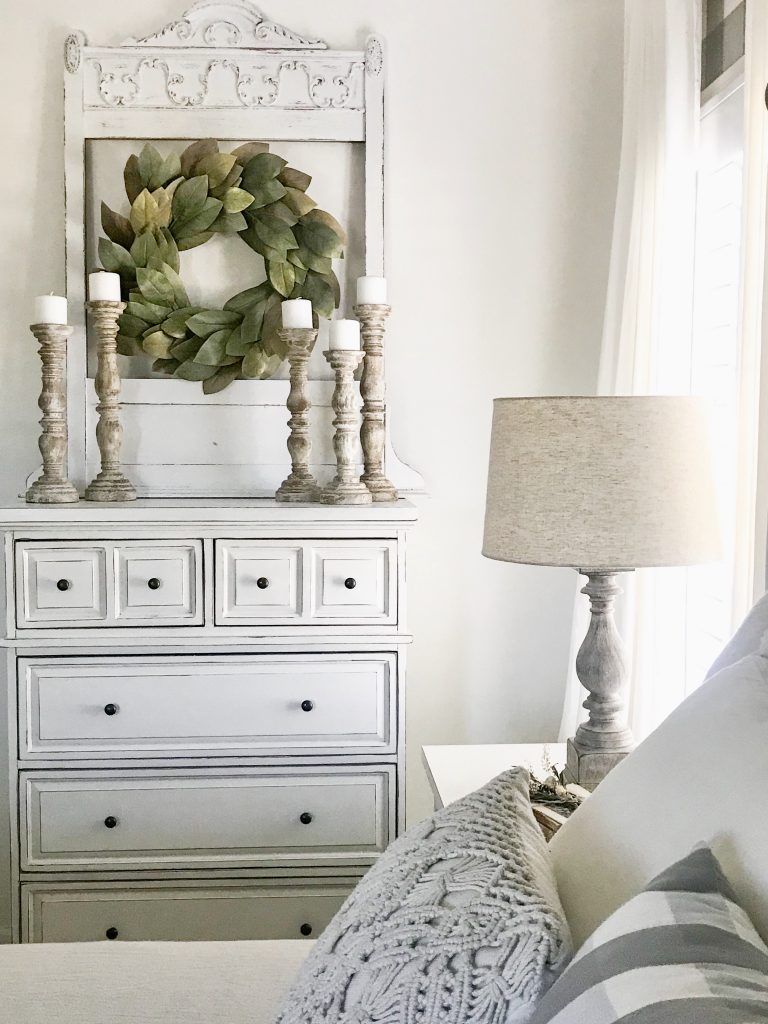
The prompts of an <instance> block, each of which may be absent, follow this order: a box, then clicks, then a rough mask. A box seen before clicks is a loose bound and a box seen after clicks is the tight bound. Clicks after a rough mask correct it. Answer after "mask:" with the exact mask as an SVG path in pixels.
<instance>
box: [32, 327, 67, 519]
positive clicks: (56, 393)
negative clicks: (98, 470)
mask: <svg viewBox="0 0 768 1024" xmlns="http://www.w3.org/2000/svg"><path fill="white" fill-rule="evenodd" d="M30 331H32V333H33V334H34V336H35V337H36V338H37V341H38V344H39V345H40V362H41V363H42V390H41V391H40V397H39V399H38V400H37V404H38V405H39V406H40V410H41V412H42V414H43V418H42V419H41V420H40V426H41V428H42V431H41V433H40V438H39V440H38V442H37V444H38V447H39V448H40V454H41V455H42V457H43V472H42V474H41V475H40V476H39V477H38V479H37V480H35V482H34V483H33V484H32V485H31V486H30V488H29V489H28V490H27V493H26V495H25V497H26V500H27V501H28V502H29V503H30V504H34V505H60V504H62V505H63V504H65V503H69V502H72V501H78V500H79V498H78V494H77V491H76V490H75V488H74V486H73V485H72V484H71V483H70V482H69V480H68V479H67V468H66V467H67V384H66V361H67V338H68V337H69V336H70V334H71V333H72V328H71V327H68V326H67V325H66V324H32V326H31V327H30Z"/></svg>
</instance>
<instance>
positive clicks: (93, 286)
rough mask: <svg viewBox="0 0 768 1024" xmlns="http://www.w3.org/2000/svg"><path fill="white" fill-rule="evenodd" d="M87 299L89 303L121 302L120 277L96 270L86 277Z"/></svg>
mask: <svg viewBox="0 0 768 1024" xmlns="http://www.w3.org/2000/svg"><path fill="white" fill-rule="evenodd" d="M88 298H89V299H90V300H91V302H99V301H100V302H121V301H122V297H121V295H120V275H119V274H109V273H107V271H106V270H97V271H96V273H95V274H89V275H88Z"/></svg>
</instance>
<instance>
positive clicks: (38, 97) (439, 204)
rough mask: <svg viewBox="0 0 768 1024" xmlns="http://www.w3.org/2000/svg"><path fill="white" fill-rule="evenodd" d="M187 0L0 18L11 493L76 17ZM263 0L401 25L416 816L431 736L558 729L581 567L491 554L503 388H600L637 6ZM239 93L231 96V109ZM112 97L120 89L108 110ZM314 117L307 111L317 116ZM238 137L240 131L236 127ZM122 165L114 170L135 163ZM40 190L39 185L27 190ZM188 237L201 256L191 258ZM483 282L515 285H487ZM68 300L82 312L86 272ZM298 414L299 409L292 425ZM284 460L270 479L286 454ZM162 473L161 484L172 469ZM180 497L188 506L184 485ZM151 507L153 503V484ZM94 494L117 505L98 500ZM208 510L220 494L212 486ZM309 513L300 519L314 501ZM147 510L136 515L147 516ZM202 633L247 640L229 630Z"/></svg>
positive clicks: (392, 178) (396, 262)
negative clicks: (7, 155)
mask: <svg viewBox="0 0 768 1024" xmlns="http://www.w3.org/2000/svg"><path fill="white" fill-rule="evenodd" d="M182 6H183V4H182V3H179V0H132V2H131V4H130V5H127V4H122V5H121V4H114V3H111V4H107V3H104V2H103V0H67V4H66V10H65V11H64V12H63V9H62V4H61V2H60V0H59V2H57V0H38V2H37V3H35V4H29V5H27V6H26V7H25V8H24V16H23V18H22V17H18V18H8V19H6V23H5V25H4V43H5V53H4V60H3V65H2V67H3V72H4V74H5V76H6V78H5V81H6V82H8V83H10V85H9V91H10V90H13V89H16V88H19V89H23V90H24V101H23V102H18V103H11V104H6V107H5V109H4V114H3V117H4V132H5V135H4V138H5V140H6V145H7V148H8V150H9V152H13V154H14V158H13V160H11V161H8V162H7V163H6V165H5V166H4V181H5V192H4V196H5V197H6V203H5V205H4V207H3V224H4V230H3V232H2V234H1V235H0V267H1V268H2V273H0V302H1V303H2V309H3V332H2V335H1V336H0V352H1V353H2V360H3V373H2V377H1V378H0V397H1V398H2V401H1V402H0V431H2V437H3V439H4V443H3V473H2V476H1V477H0V484H1V485H2V495H1V498H2V500H9V499H10V498H12V497H15V496H16V495H18V494H19V493H20V491H21V490H22V489H23V486H24V480H25V477H26V475H27V474H29V473H30V472H31V471H32V470H33V469H34V467H35V466H36V465H37V464H38V462H39V454H38V452H37V447H36V440H37V435H38V427H37V420H38V419H39V410H38V408H37V405H36V401H37V395H38V392H39V385H40V364H39V360H38V358H37V356H36V347H35V345H34V341H33V339H32V336H31V335H30V334H29V330H28V325H29V322H30V310H31V308H32V300H33V297H34V296H35V295H39V294H40V293H41V292H49V291H51V290H53V291H54V292H57V293H59V294H63V293H64V291H63V290H64V287H65V281H64V245H63V241H62V237H63V230H64V228H63V225H64V213H63V203H62V174H63V167H62V154H61V138H62V104H61V96H60V92H59V88H60V69H61V63H62V62H61V51H62V46H63V40H64V37H65V35H66V33H67V31H68V30H69V26H73V25H74V26H80V27H82V28H86V29H87V30H88V34H89V37H90V38H91V40H92V41H93V42H99V43H104V44H106V45H109V46H116V45H118V44H119V43H120V42H121V41H122V40H124V39H125V38H126V37H128V36H131V35H134V36H135V35H136V34H139V35H142V36H143V35H146V34H148V33H150V32H154V31H155V30H156V29H157V28H158V25H159V24H161V23H165V22H168V21H171V20H172V19H174V18H175V17H177V16H178V14H179V12H180V10H181V8H182ZM260 6H261V7H263V9H264V11H265V13H266V14H268V15H270V16H272V17H273V18H276V19H277V20H279V21H283V22H285V23H287V24H288V25H290V27H291V28H292V29H295V30H297V31H299V32H300V33H301V34H302V35H303V36H307V37H310V38H311V37H314V36H316V35H321V36H322V37H323V38H324V39H325V40H327V41H328V43H329V44H330V46H331V47H332V48H334V49H341V50H360V51H362V50H363V49H364V47H365V42H366V37H367V35H368V33H369V32H372V31H373V32H376V33H379V34H380V35H381V37H382V38H384V39H386V42H387V70H386V79H387V95H386V111H385V114H386V121H387V129H388V130H387V154H386V170H387V211H386V212H387V217H386V222H387V232H386V234H387V266H386V276H387V281H388V285H389V293H390V296H391V299H392V306H393V314H392V317H391V319H390V320H389V322H388V324H387V337H386V349H387V375H388V379H387V385H388V392H387V403H388V412H389V419H390V426H391V431H392V434H393V438H394V440H395V441H396V443H397V450H398V452H399V453H400V455H401V456H402V457H403V458H404V459H405V461H406V462H407V463H409V464H410V465H413V466H417V467H419V468H420V469H421V470H422V471H423V472H424V473H425V476H426V478H427V481H428V485H429V491H430V497H429V499H427V498H423V497H422V498H419V505H420V517H421V518H420V523H421V525H420V528H419V529H418V530H417V531H414V533H413V535H412V536H411V537H410V539H409V542H408V558H409V561H408V586H409V590H408V602H409V616H408V621H409V626H410V627H411V628H412V630H413V632H414V635H415V640H414V643H413V645H412V647H411V649H410V651H409V691H408V694H409V695H408V712H409V714H408V723H409V751H410V752H411V753H410V766H409V779H408V782H409V790H408V802H409V813H410V815H411V817H412V818H413V819H414V820H415V819H416V818H417V817H419V816H420V815H421V814H423V813H425V812H426V811H427V810H428V809H429V808H430V806H431V801H430V793H429V787H428V784H427V781H426V777H425V773H424V770H423V767H422V765H421V761H420V753H419V752H420V747H421V745H422V744H423V743H430V742H431V743H441V742H442V743H449V742H455V743H460V742H468V741H469V742H478V743H479V742H494V741H496V742H502V741H508V742H512V741H521V742H522V741H524V740H544V739H546V738H547V737H550V738H551V737H553V736H555V735H556V734H557V726H558V722H559V718H560V711H561V706H562V696H563V687H564V679H565V673H566V669H567V665H568V617H569V616H570V614H571V611H572V607H573V592H574V580H573V573H572V572H567V571H565V570H562V571H560V570H555V569H552V570H547V569H538V570H537V569H529V568H526V567H524V566H510V565H502V564H498V563H492V562H488V561H487V560H485V559H483V558H482V556H481V555H480V537H481V532H482V516H483V507H484V500H485V474H486V471H487V466H486V452H487V444H488V437H489V428H490V408H491V405H490V403H491V399H492V398H494V397H495V396H497V395H500V394H532V395H536V394H590V393H592V392H593V390H594V384H595V379H596V367H597V354H598V349H599V339H600V329H601V323H602V307H603V302H604V298H605V273H606V266H607V254H608V249H609V246H610V237H611V226H612V217H613V208H614V200H615V177H616V166H617V157H618V147H619V142H620V130H621V124H620V113H621V65H622V42H623V26H622V14H623V11H622V5H621V4H620V3H616V0H580V2H579V3H563V2H562V0H537V2H536V3H531V0H486V2H485V3H482V4H476V5H474V7H472V8H471V9H469V8H467V7H464V6H460V5H451V4H446V3H445V2H444V0H419V2H418V3H414V2H413V0H387V2H386V3H381V2H380V0H334V2H333V3H332V4H323V5H318V3H317V0H284V2H283V3H281V4H280V5H277V4H275V3H273V2H271V0H260ZM755 81H756V82H757V83H758V84H759V81H760V76H759V75H757V76H755ZM763 81H765V77H764V78H763ZM756 109H757V108H756ZM479 111H480V113H481V114H482V116H479ZM232 112H233V111H231V110H223V111H220V112H219V113H220V114H221V115H222V120H225V118H224V117H223V115H229V114H230V113H232ZM92 113H93V115H94V116H97V113H96V112H95V111H94V112H92ZM175 113H176V112H175V111H169V112H168V114H169V115H171V114H175ZM203 113H205V112H200V116H202V114H203ZM235 113H237V112H236V111H235ZM258 113H259V114H260V115H263V116H264V117H267V116H269V117H271V118H272V121H271V124H270V127H269V132H268V134H269V137H270V138H273V139H276V140H277V139H279V136H278V135H277V134H276V132H278V131H280V119H281V115H280V112H278V111H269V110H268V109H267V108H264V110H263V111H259V112H258ZM118 115H120V111H119V110H118V109H116V110H113V111H111V112H110V116H112V117H117V116H118ZM88 116H89V117H90V116H91V114H90V113H89V115H88ZM163 116H165V114H163ZM210 116H211V118H212V119H215V118H216V117H217V113H216V112H210ZM290 116H291V118H292V119H296V120H297V121H298V120H299V118H301V119H305V118H314V117H316V116H323V117H327V118H328V120H329V121H330V120H332V119H334V118H342V117H343V118H346V117H354V118H357V119H358V120H359V124H360V127H361V129H362V117H361V116H360V113H359V112H354V111H352V112H350V111H344V110H338V111H319V112H318V111H315V110H312V111H306V112H303V111H293V112H291V115H290ZM182 118H183V115H182ZM307 124H308V122H307V121H306V120H302V127H303V128H305V126H306V125H307ZM306 130H307V131H308V130H309V129H308V128H306ZM157 131H158V132H160V134H167V133H166V131H165V129H163V130H162V131H160V129H157ZM216 131H217V129H216V128H215V127H214V128H213V129H212V130H211V131H206V134H215V132H216ZM221 131H222V132H223V131H224V128H222V129H221ZM227 137H228V138H232V137H233V136H232V135H231V133H230V130H229V129H227ZM307 137H308V136H307ZM238 141H239V140H238ZM292 145H293V144H292ZM324 145H328V146H335V145H337V143H327V144H324ZM276 148H277V147H276ZM292 159H293V157H292ZM305 162H306V161H305ZM297 166H299V167H302V166H304V165H303V164H302V163H299V164H298V165H297ZM323 166H325V165H324V164H323ZM308 169H311V168H308ZM321 177H324V175H321ZM110 180H112V181H113V182H114V185H115V187H116V188H118V189H119V185H120V182H119V175H118V177H117V178H115V177H114V176H111V177H110ZM488 182H490V184H488ZM30 187H31V188H32V189H33V192H34V202H33V203H29V202H26V201H24V202H21V201H19V202H17V201H16V200H17V199H18V198H20V197H22V196H24V195H27V194H28V193H29V189H30ZM314 187H315V186H314V184H313V191H314ZM491 197H492V199H493V201H490V199H491ZM317 198H318V199H321V198H322V197H321V196H320V195H318V197H317ZM108 201H109V200H108ZM321 205H324V201H323V203H321ZM324 208H325V209H328V210H330V211H331V212H334V213H336V211H337V207H335V206H332V205H324ZM415 225H418V231H417V230H415ZM236 241H239V240H236ZM211 247H212V246H204V247H203V248H202V249H201V250H200V251H201V253H202V255H203V256H205V254H206V251H207V250H208V249H210V248H211ZM192 255H194V253H186V254H185V261H184V267H185V268H186V267H187V266H188V263H189V261H188V260H187V259H186V257H187V256H190V257H191V256H192ZM206 258H207V257H206ZM254 259H255V258H254ZM352 262H353V261H347V260H345V261H343V264H342V268H343V269H347V267H346V265H347V264H348V263H349V264H350V266H351V265H352ZM191 272H192V271H191V269H190V273H191ZM356 272H357V273H363V272H364V271H363V269H362V268H360V269H358V270H357V271H356ZM185 273H186V271H185ZM185 279H186V278H185ZM243 287H245V285H243ZM233 290H234V289H233ZM483 294H492V295H493V296H495V297H496V299H497V300H498V301H493V302H486V301H484V300H483V299H482V295H483ZM69 298H70V304H71V307H72V312H73V316H74V317H77V316H78V315H79V313H78V310H76V309H75V308H74V302H73V299H74V293H73V292H72V291H71V290H70V293H69ZM498 302H501V304H502V306H503V316H502V317H501V319H500V318H499V314H498V309H499V305H498ZM350 308H351V307H350V306H349V304H347V306H345V310H347V311H348V310H349V309H350ZM436 310H437V311H438V312H437V314H436ZM320 344H321V341H319V342H318V347H319V346H320ZM82 372H83V373H85V370H83V371H82ZM179 383H181V384H183V383H184V382H179ZM265 383H268V384H271V383H272V382H265ZM126 384H127V382H126V381H124V382H123V393H122V398H121V400H122V401H125V398H126ZM282 386H283V387H284V388H285V394H284V396H283V401H284V398H285V395H286V394H287V384H285V383H282ZM188 388H189V391H190V392H195V391H196V390H199V388H198V389H196V388H195V386H194V385H192V384H190V385H188ZM426 396H428V401H427V397H426ZM285 420H287V414H286V415H285V417H284V419H283V421H282V427H283V429H285ZM177 433H179V434H180V433H182V431H181V430H179V431H178V432H177ZM764 434H765V436H766V437H768V431H764ZM283 442H284V435H281V436H280V442H279V443H280V444H281V445H282V444H283ZM315 450H316V451H317V448H316V449H315ZM124 454H125V451H124ZM282 458H283V459H284V458H285V456H284V455H283V456H282ZM330 458H331V460H332V455H330ZM763 462H764V464H765V465H766V466H768V460H766V459H764V460H763ZM329 465H330V463H329ZM390 467H391V462H389V461H388V469H389V468H390ZM280 469H281V470H282V475H279V476H278V474H277V472H276V473H275V477H276V480H275V483H276V484H277V483H279V482H280V480H281V479H282V478H283V476H284V475H285V470H286V469H287V462H282V463H281V466H280ZM152 472H153V474H155V476H156V478H157V480H158V482H160V483H162V482H163V478H164V476H165V473H164V472H163V470H162V468H161V467H154V468H153V470H152ZM232 472H235V473H239V472H240V471H239V470H237V469H234V470H232V469H231V467H224V470H223V472H222V479H226V478H227V476H229V475H230V474H231V473H232ZM411 486H412V485H409V489H410V487H411ZM169 503H170V504H172V506H173V509H174V515H176V516H177V518H178V522H180V523H182V522H185V521H186V518H184V517H187V516H189V514H190V513H189V509H188V507H186V503H185V502H182V501H178V500H175V499H174V500H173V501H171V502H169ZM137 504H139V505H141V506H144V505H146V503H145V502H144V501H143V500H142V499H139V502H138V503H137ZM238 505H242V506H245V505H247V503H246V502H239V503H238ZM323 511H326V512H327V511H329V510H327V509H326V510H323ZM330 511H333V510H330ZM56 512H57V515H58V516H59V521H60V522H62V523H63V522H67V523H68V524H73V523H75V522H76V520H75V519H73V518H72V516H76V515H77V509H76V507H73V508H65V507H64V506H60V507H59V508H57V510H56ZM306 513H309V514H312V515H316V513H315V511H314V510H306V512H302V514H306ZM90 514H91V516H93V517H96V516H97V515H98V516H102V515H103V514H104V513H103V511H102V510H101V508H98V507H96V508H93V509H91V510H90ZM147 514H148V513H147V512H146V511H142V510H141V509H138V510H137V512H136V515H137V516H138V515H147ZM207 514H208V515H210V516H215V517H216V518H219V519H220V518H221V517H222V516H225V515H226V513H225V511H223V510H222V509H220V508H219V507H218V506H217V504H216V503H214V502H209V503H208V506H207ZM377 514H378V510H375V509H374V510H373V511H371V510H370V509H365V508H363V507H361V508H360V509H358V510H357V515H358V516H359V520H358V521H359V522H361V523H363V524H365V523H375V521H376V519H375V517H376V515H377ZM368 516H371V518H370V519H368V518H363V517H368ZM96 521H97V520H96V519H95V518H93V519H91V523H95V522H96ZM291 522H292V523H293V524H294V529H295V528H296V524H297V523H298V522H299V520H291ZM317 522H318V520H317V519H315V526H316V524H317ZM137 524H139V525H137ZM232 525H236V524H232V518H231V513H230V526H232ZM73 528H74V527H73ZM141 528H142V527H141V525H140V520H139V519H138V518H133V519H132V526H131V529H132V530H139V529H141ZM322 528H323V529H325V527H322ZM230 535H231V534H230ZM188 536H191V534H188ZM446 552H448V553H449V556H448V557H446ZM3 596H4V595H3V594H2V593H1V592H0V605H2V601H3ZM92 632H93V631H91V634H92ZM257 632H258V633H259V637H258V639H256V640H255V641H254V642H256V643H258V644H259V645H260V649H262V648H266V647H267V646H268V643H269V637H266V636H262V635H261V631H257ZM172 633H173V628H171V629H170V631H169V636H168V637H167V638H166V639H163V637H165V633H163V637H161V638H160V641H161V642H162V646H163V649H164V650H171V649H172V648H173V642H174V639H175V640H176V643H178V638H174V637H173V636H172V635H170V634H172ZM121 637H122V640H121V644H122V645H123V647H122V649H123V650H126V649H130V650H134V649H136V647H137V641H136V639H133V638H130V637H129V636H128V635H127V634H126V631H123V632H122V634H121ZM84 639H85V640H86V642H87V636H86V637H85V638H84ZM367 639H371V636H370V633H368V634H367ZM50 642H51V643H54V644H56V643H60V639H57V638H56V637H52V638H51V639H50ZM82 642H83V638H81V639H80V640H68V641H67V644H69V647H66V646H65V647H63V648H62V647H58V650H60V651H61V650H62V649H63V650H69V651H70V652H71V650H72V646H73V645H74V646H76V645H77V643H82ZM207 642H208V643H209V644H212V645H213V644H218V647H219V649H222V648H227V647H229V646H231V640H230V639H229V637H228V636H227V637H224V638H221V639H219V640H216V639H214V638H213V637H210V638H209V639H208V640H207ZM285 642H286V643H289V642H290V637H289V638H288V640H286V641H285ZM139 649H140V648H139ZM0 742H3V743H4V742H5V737H4V736H3V737H0ZM6 828H7V825H6V823H4V822H3V821H0V829H3V830H4V829H6ZM5 835H6V833H5V831H3V832H2V842H1V843H0V845H2V847H3V848H5V847H7V845H8V843H7V840H6V839H5ZM2 916H5V915H4V914H3V915H2Z"/></svg>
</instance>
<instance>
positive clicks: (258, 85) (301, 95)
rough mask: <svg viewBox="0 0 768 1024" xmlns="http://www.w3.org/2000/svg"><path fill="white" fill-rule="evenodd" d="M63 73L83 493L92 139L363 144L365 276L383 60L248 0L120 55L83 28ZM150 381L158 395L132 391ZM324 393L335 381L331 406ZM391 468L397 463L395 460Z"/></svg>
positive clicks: (375, 209)
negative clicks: (280, 20)
mask: <svg viewBox="0 0 768 1024" xmlns="http://www.w3.org/2000/svg"><path fill="white" fill-rule="evenodd" d="M64 64H65V75H64V95H65V113H64V127H65V144H64V145H65V193H66V261H67V271H66V281H67V295H68V298H69V309H70V315H71V322H72V327H73V328H74V331H73V336H72V338H71V340H70V343H69V358H68V366H67V398H68V405H69V475H70V479H72V481H73V482H74V483H75V484H76V485H77V486H78V487H80V488H82V486H83V485H84V483H85V482H86V478H87V469H86V458H87V455H88V456H90V455H91V452H92V450H93V447H94V445H95V441H94V438H93V436H92V435H93V431H92V430H91V429H90V427H89V423H90V421H89V403H91V404H92V396H91V394H90V391H92V385H90V382H89V380H88V378H87V351H86V325H85V277H86V266H85V230H84V226H85V160H86V143H87V142H88V141H90V140H98V139H111V138H130V139H134V138H135V139H137V140H140V139H143V138H156V139H162V138H168V139H190V140H192V139H197V138H204V137H215V138H219V139H227V138H232V139H241V138H245V139H268V140H275V141H280V140H318V141H340V142H360V143H363V144H364V145H365V198H364V202H365V266H366V272H367V273H368V274H374V275H379V274H383V272H384V74H383V72H384V54H383V47H382V43H381V41H380V40H379V39H378V38H376V37H371V38H370V39H369V40H368V43H367V46H366V49H365V50H364V51H353V50H350V51H345V50H330V49H328V47H327V45H326V44H325V43H324V42H322V41H321V40H319V39H310V38H307V37H305V36H302V35H300V34H298V33H296V32H293V31H291V30H290V29H288V28H286V27H285V26H283V25H279V24H277V23H275V22H272V21H270V20H269V19H267V18H266V17H265V16H264V15H263V14H262V13H261V12H260V11H259V10H258V9H257V8H256V7H254V6H253V4H252V3H251V2H250V0H201V2H199V3H195V4H194V5H193V6H192V7H190V8H189V9H188V10H187V11H185V12H184V14H183V15H182V16H181V17H180V18H179V19H177V20H175V21H173V22H170V23H169V24H167V25H165V26H163V27H162V28H161V29H160V30H159V31H157V32H155V33H152V34H150V35H148V36H145V37H143V38H129V39H127V40H125V42H124V43H123V44H122V45H120V46H92V45H89V43H88V42H87V40H86V37H85V35H84V34H83V33H82V32H73V33H72V34H71V35H69V36H68V37H67V39H66V43H65V48H64ZM127 383H129V382H126V384H127ZM130 383H131V388H129V389H126V390H127V391H128V392H129V393H128V394H127V395H126V394H125V393H124V396H123V400H124V401H129V402H130V400H131V397H130V395H131V393H133V394H135V393H136V391H137V390H138V391H139V392H140V393H141V395H142V396H146V395H147V394H148V393H149V391H150V390H152V394H153V396H154V397H152V398H151V402H159V403H163V402H164V401H167V396H168V395H169V394H172V393H173V388H172V386H171V385H173V384H176V383H185V382H175V381H146V382H130ZM283 383H284V382H262V381H254V382H250V381H243V382H235V384H234V385H230V388H229V389H227V391H225V392H224V393H222V395H220V396H216V397H217V400H218V401H219V402H222V401H225V402H226V401H231V402H232V403H233V404H240V405H242V404H243V403H244V402H246V403H247V404H248V405H249V406H252V407H253V409H254V410H255V411H256V412H257V413H258V410H259V407H260V404H261V402H260V399H259V397H258V393H257V392H256V390H255V389H254V388H253V387H252V385H260V384H272V385H273V387H272V388H270V389H265V391H264V394H266V395H268V399H265V400H266V401H268V402H269V404H272V405H274V395H275V393H276V388H275V386H276V385H282V384H283ZM319 383H320V382H318V384H319ZM323 383H325V382H323ZM145 384H146V385H157V387H156V388H154V389H148V388H147V387H143V386H140V385H145ZM89 385H90V387H89ZM330 387H331V385H330V382H329V385H328V388H327V390H328V395H327V401H328V404H330ZM279 390H280V388H279V387H277V391H279ZM285 390H286V394H287V382H285ZM320 390H321V391H323V389H322V388H321V389H320ZM198 393H199V389H197V390H196V394H198ZM323 393H324V392H323ZM188 394H190V392H189V391H186V392H185V395H188ZM161 395H162V396H164V397H156V396H161ZM230 396H231V397H230ZM246 396H247V397H246ZM171 401H172V400H171ZM390 452H391V449H390ZM391 460H392V462H393V463H397V462H398V460H397V459H396V457H395V456H394V454H393V453H392V454H391ZM400 465H401V464H400ZM402 468H403V470H404V472H405V477H406V478H405V479H404V478H401V480H400V483H401V486H402V487H404V488H405V489H408V488H409V486H410V487H411V488H412V489H420V487H419V485H420V478H418V477H417V476H416V475H415V474H413V475H412V476H413V478H412V479H410V480H409V479H407V477H408V476H409V474H410V473H411V471H409V470H407V467H402ZM270 472H271V471H270ZM270 472H267V473H266V474H264V476H263V479H262V478H261V476H260V475H259V473H257V474H256V477H257V479H256V481H255V483H254V484H253V485H249V486H246V485H245V484H244V483H242V484H241V485H238V487H236V488H235V489H234V492H233V494H232V495H222V494H221V490H220V487H221V484H216V483H212V484H211V486H210V488H209V489H208V490H206V489H205V488H203V490H202V493H209V494H212V495H217V496H235V494H238V493H242V494H244V493H254V491H253V487H254V486H255V488H256V493H260V492H261V493H269V490H270V487H271V482H270V480H271V476H274V475H275V474H274V472H271V476H270ZM172 475H173V474H171V476H172ZM137 484H138V486H137V489H138V491H139V493H140V495H142V494H143V495H144V496H170V495H179V494H190V495H191V494H193V493H194V488H193V489H192V490H190V489H189V487H188V486H187V485H185V484H183V483H181V484H180V483H178V482H176V483H174V482H171V483H170V484H169V485H168V487H163V486H162V485H161V484H159V483H154V482H153V483H145V484H144V485H142V483H141V481H137ZM238 488H239V489H238ZM202 493H201V495H200V496H202Z"/></svg>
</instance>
